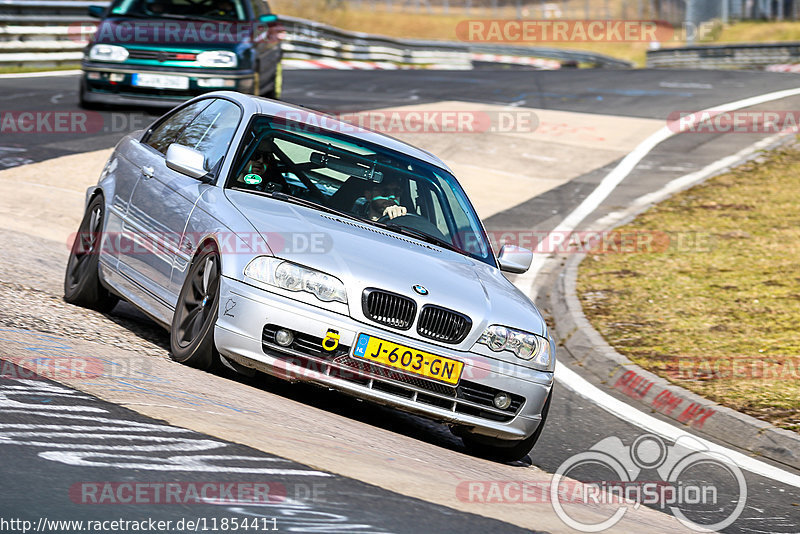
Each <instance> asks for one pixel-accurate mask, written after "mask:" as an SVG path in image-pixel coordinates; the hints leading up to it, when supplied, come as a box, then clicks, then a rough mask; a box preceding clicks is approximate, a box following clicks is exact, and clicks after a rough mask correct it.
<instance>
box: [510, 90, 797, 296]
mask: <svg viewBox="0 0 800 534" xmlns="http://www.w3.org/2000/svg"><path fill="white" fill-rule="evenodd" d="M798 95H800V89H787V90H784V91H776V92H774V93H767V94H764V95H759V96H754V97H750V98H745V99H744V100H737V101H735V102H730V103H728V104H722V105H719V106H714V107H713V108H708V109H705V110H701V111H698V112H696V113H695V115H696V116H697V115H700V114H706V113H707V114H708V115H709V117H715V116H717V115H719V114H720V113H726V112H729V111H735V110H739V109H744V108H748V107H751V106H757V105H759V104H764V103H766V102H772V101H774V100H780V99H782V98H788V97H791V96H798ZM689 126H690V125H688V124H687V125H684V126H683V127H682V128H681V127H680V123H679V122H676V123H673V127H672V128H670V127H669V126H664V127H663V128H662V129H660V130H659V131H657V132H655V133H654V134H652V135H651V136H650V137H648V138H647V139H645V140H644V141H642V142H641V143H640V144H639V145H638V146H637V147H636V148H635V149H633V151H632V152H631V153H630V154H628V155H627V156H625V157H624V158H623V159H622V161H620V162H619V164H617V166H616V167H614V169H612V171H611V172H609V173H608V174H607V175H606V176H605V177H604V178H603V179H602V180H601V181H600V184H599V185H598V186H597V187H596V188H595V190H594V191H592V192H591V194H590V195H589V196H588V197H586V198H585V199H584V200H583V202H581V203H580V204H579V205H578V207H576V208H575V209H574V210H572V212H570V213H569V215H567V216H566V217H565V218H564V220H563V221H561V223H560V224H559V225H558V226H556V227H555V228H554V229H553V230H552V232H553V233H554V234H555V233H563V234H566V233H569V232H572V231H574V230H575V229H576V228H577V226H578V224H580V223H581V221H583V220H584V219H585V218H586V217H588V216H589V215H590V214H591V213H592V212H594V211H595V210H596V209H597V208H598V207H600V204H601V203H602V202H603V201H604V200H605V199H606V198H608V196H609V195H610V194H611V193H612V192H613V191H614V189H616V187H617V186H618V185H619V184H620V183H621V182H622V180H624V179H625V178H627V177H628V175H630V173H631V172H632V171H633V169H635V168H636V165H638V164H639V163H640V162H641V161H642V160H643V159H644V158H645V157H646V156H647V155H648V154H649V153H650V152H651V151H652V150H653V149H654V148H655V147H656V146H658V145H659V144H661V143H662V142H663V141H666V140H667V139H669V138H670V137H673V136H675V135H677V134H679V133H682V132H684V131H686V130H687V129H688V128H689ZM546 241H547V240H544V239H543V240H542V241H540V242H539V246H538V247H537V248H536V253H535V254H534V258H533V263H532V264H531V268H530V270H528V272H527V273H525V274H524V275H521V276H519V277H518V278H517V279H516V281H515V282H514V283H515V284H516V286H517V287H518V288H519V289H520V290H521V291H523V292H524V293H525V294H526V295H528V296H529V297H530V298H531V299H533V298H535V297H536V289H537V288H536V287H535V284H534V282H535V280H536V275H537V274H538V273H539V271H540V270H541V269H542V267H544V265H545V263H546V262H547V260H548V259H549V258H550V255H549V254H546V248H545V247H547V246H548V245H547V243H546Z"/></svg>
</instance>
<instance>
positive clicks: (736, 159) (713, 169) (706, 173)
mask: <svg viewBox="0 0 800 534" xmlns="http://www.w3.org/2000/svg"><path fill="white" fill-rule="evenodd" d="M792 135H795V134H794V133H782V134H778V135H773V136H771V137H767V138H764V139H762V140H761V141H758V142H756V143H753V144H752V145H750V146H748V147H745V148H743V149H742V150H740V151H739V152H737V153H736V154H733V155H730V156H727V157H725V158H722V159H720V160H717V161H715V162H714V163H711V164H709V165H707V166H705V167H703V168H702V169H700V170H699V171H695V172H692V173H689V174H685V175H683V176H681V177H680V178H675V179H674V180H672V181H671V182H668V183H667V184H666V185H664V187H662V188H661V189H659V190H658V191H654V192H652V193H647V194H646V195H642V196H640V197H639V198H637V199H636V200H634V201H633V202H631V204H630V205H629V206H628V207H627V208H625V209H624V210H619V211H613V212H611V213H609V214H608V215H606V216H604V217H602V218H601V219H598V220H597V222H596V223H595V224H596V226H597V229H598V230H599V229H604V228H608V227H610V226H612V225H614V224H617V223H619V222H620V221H622V220H624V219H626V218H627V217H630V216H631V215H633V214H635V213H636V212H638V211H639V210H641V209H642V208H644V207H645V206H648V205H650V204H656V203H658V202H662V201H664V200H666V199H668V198H669V197H671V196H672V195H674V194H675V193H677V192H679V191H682V190H684V189H687V188H689V187H691V186H693V185H695V184H697V183H699V182H702V181H703V180H705V179H706V178H709V177H711V176H714V175H715V174H718V173H720V172H722V171H724V170H725V169H728V168H731V167H733V166H734V165H737V164H739V163H740V162H742V161H744V160H745V159H747V158H748V157H749V156H752V155H753V154H755V153H756V152H759V151H761V150H764V149H765V148H768V147H769V146H770V145H773V144H775V143H776V142H778V141H779V140H780V139H782V138H784V137H788V136H792Z"/></svg>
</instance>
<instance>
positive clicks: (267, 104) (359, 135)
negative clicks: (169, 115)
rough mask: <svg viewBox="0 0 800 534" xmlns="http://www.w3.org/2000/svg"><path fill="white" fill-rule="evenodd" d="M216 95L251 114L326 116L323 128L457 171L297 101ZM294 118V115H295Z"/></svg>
mask: <svg viewBox="0 0 800 534" xmlns="http://www.w3.org/2000/svg"><path fill="white" fill-rule="evenodd" d="M213 95H218V96H224V97H225V98H228V99H230V100H235V101H236V102H238V103H239V104H241V105H242V107H243V108H244V110H245V112H246V113H248V114H250V115H254V114H260V115H268V116H273V117H274V116H277V115H279V114H280V113H282V112H283V113H287V112H291V111H299V112H301V113H299V114H298V116H297V122H299V123H302V124H306V125H309V126H316V127H319V122H316V123H315V122H314V121H313V120H309V119H310V117H325V120H326V123H327V124H329V125H330V127H329V128H323V129H325V130H329V131H332V132H334V133H336V132H337V128H338V127H341V128H340V130H339V131H340V132H341V133H342V134H343V135H345V136H347V137H350V138H353V139H358V140H360V141H365V142H368V143H372V144H375V145H379V146H383V147H385V148H388V149H390V150H394V151H395V152H400V153H402V154H405V155H406V156H411V157H413V158H416V159H418V160H421V161H424V162H425V163H429V164H431V165H433V166H435V167H439V168H440V169H442V170H445V171H447V172H448V173H450V174H454V173H453V170H452V169H451V168H450V167H448V166H447V164H446V163H445V162H443V161H442V160H440V159H439V158H437V157H436V156H434V155H433V154H431V153H430V152H428V151H426V150H422V149H421V148H417V147H415V146H413V145H410V144H408V143H406V142H405V141H401V140H399V139H396V138H394V137H392V136H390V135H386V134H383V133H380V132H376V131H373V130H369V129H366V128H362V127H360V126H356V125H354V124H350V123H347V122H344V121H341V120H339V119H337V118H336V117H334V116H332V115H328V114H326V113H324V112H322V111H318V110H315V109H311V108H306V107H302V106H297V105H294V104H287V103H285V102H278V101H275V100H270V99H268V98H263V97H259V96H255V95H245V94H242V93H237V92H234V91H215V92H213V93H205V94H204V95H203V96H204V97H206V98H207V97H209V96H213ZM292 118H293V119H294V116H293V117H292Z"/></svg>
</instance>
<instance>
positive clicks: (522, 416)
mask: <svg viewBox="0 0 800 534" xmlns="http://www.w3.org/2000/svg"><path fill="white" fill-rule="evenodd" d="M268 325H269V326H268ZM274 325H278V326H279V327H281V328H285V329H288V330H292V331H294V332H296V333H297V334H298V335H296V336H295V342H294V343H293V344H292V345H291V346H290V347H288V348H287V347H280V346H279V345H277V344H276V343H275V342H274V340H273V338H272V337H270V336H271V332H272V331H274ZM329 329H333V330H336V331H337V332H338V333H339V336H340V338H339V348H338V349H337V350H335V351H333V352H327V351H324V350H322V349H321V345H320V344H319V341H320V340H321V339H322V338H324V337H325V335H326V333H327V332H328V330H329ZM359 333H366V334H370V335H375V336H378V337H380V338H382V339H386V340H389V341H394V342H396V343H401V344H405V345H408V346H411V347H415V348H418V349H419V350H423V351H428V352H431V353H433V354H438V355H441V356H444V357H448V358H453V359H456V360H460V361H462V362H464V370H463V372H462V377H461V380H460V382H459V384H458V385H457V386H456V387H452V386H449V385H447V384H443V383H441V382H436V381H432V380H428V379H424V378H421V377H418V376H416V375H411V374H407V373H404V372H402V371H399V370H388V369H387V368H384V367H379V366H377V365H374V364H371V363H369V362H365V361H363V360H361V359H359V358H355V357H353V356H352V347H353V345H354V343H355V339H356V337H357V335H358V334H359ZM214 335H215V343H216V345H217V349H218V350H219V352H220V354H222V355H223V356H224V357H226V358H228V359H230V360H233V361H234V362H236V363H238V364H240V365H244V366H246V367H251V368H254V369H257V370H259V371H263V372H266V373H269V374H272V375H275V376H278V377H280V378H283V379H287V380H292V381H305V382H311V383H315V384H319V385H323V386H327V387H330V388H334V389H337V390H339V391H342V392H345V393H348V394H350V395H353V396H355V397H359V398H363V399H367V400H370V401H373V402H376V403H378V404H384V405H388V406H392V407H395V408H398V409H401V410H404V411H407V412H412V413H415V414H419V415H422V416H425V417H428V418H431V419H434V420H437V421H442V422H445V423H448V424H451V425H457V426H459V427H462V428H463V429H464V430H466V431H468V432H473V433H476V434H481V435H485V436H489V437H495V438H500V439H508V440H520V439H524V438H526V437H528V436H530V435H531V434H533V432H534V431H535V430H536V428H537V427H538V426H539V424H540V422H541V413H542V408H543V406H544V403H545V400H546V399H547V396H548V394H549V392H550V388H551V387H552V384H553V373H547V372H541V371H536V370H533V369H529V368H526V367H523V366H519V365H510V364H508V363H506V362H503V361H500V360H493V359H490V358H485V357H482V356H478V355H476V354H472V353H468V352H461V351H456V350H453V349H451V348H448V347H444V346H442V345H436V344H432V343H426V342H422V341H420V340H418V339H411V338H405V337H403V336H402V335H400V334H399V333H397V332H394V331H390V330H384V329H382V328H378V327H376V326H371V325H368V324H364V323H360V322H357V321H355V320H353V319H352V318H350V317H347V316H344V315H341V314H338V313H334V312H330V311H327V310H324V309H323V308H319V307H316V306H311V305H309V304H305V303H302V302H299V301H295V300H292V299H289V298H286V297H283V296H281V295H277V294H274V293H271V292H268V291H264V290H262V289H259V288H256V287H253V286H250V285H248V284H245V283H242V282H239V281H236V280H232V279H230V278H222V280H221V288H220V310H219V318H218V319H217V324H216V328H215V334H214ZM498 391H503V392H506V393H510V394H511V396H512V397H513V398H514V399H516V400H515V402H514V403H513V404H512V406H511V407H509V408H508V409H506V410H499V409H497V408H496V407H494V406H493V405H492V404H491V399H492V398H493V396H494V394H495V392H498Z"/></svg>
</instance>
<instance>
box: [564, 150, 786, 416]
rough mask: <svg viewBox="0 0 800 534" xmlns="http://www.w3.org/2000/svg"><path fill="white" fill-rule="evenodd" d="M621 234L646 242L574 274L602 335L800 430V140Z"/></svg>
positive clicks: (649, 362)
mask: <svg viewBox="0 0 800 534" xmlns="http://www.w3.org/2000/svg"><path fill="white" fill-rule="evenodd" d="M619 231H620V232H621V234H622V235H632V234H629V233H633V232H636V233H637V235H647V236H649V237H652V238H653V239H652V246H649V247H640V248H638V252H636V253H631V254H608V253H606V254H602V253H600V252H601V251H600V250H598V251H596V252H595V253H592V254H590V255H588V256H587V258H586V259H585V260H584V261H583V262H582V264H581V267H580V271H579V278H578V295H579V298H580V300H581V303H582V304H583V308H584V312H585V313H586V316H587V317H588V318H589V320H590V321H591V323H592V325H593V326H594V327H595V328H596V329H597V330H598V331H599V332H600V333H601V334H602V335H603V337H604V338H605V339H606V341H608V342H609V343H610V344H611V345H612V346H613V347H614V348H615V349H616V350H617V351H618V352H620V353H622V354H624V355H625V356H627V357H628V358H629V359H630V360H631V361H633V362H634V363H636V364H637V365H640V366H641V367H643V368H645V369H648V370H649V371H652V372H654V373H656V374H658V375H659V376H662V377H664V378H666V379H667V380H669V381H670V382H673V383H675V384H677V385H680V386H682V387H685V388H687V389H689V390H691V391H693V392H695V393H697V394H699V395H702V396H704V397H707V398H710V399H712V400H714V401H716V402H718V403H720V404H722V405H725V406H729V407H730V408H733V409H735V410H739V411H742V412H744V413H747V414H750V415H752V416H755V417H758V418H760V419H764V420H767V421H769V422H771V423H773V424H774V425H776V426H779V427H782V428H785V429H788V430H793V431H796V432H800V405H798V399H800V336H798V326H800V145H794V146H793V147H791V148H785V149H781V150H778V151H775V152H771V153H768V154H765V155H764V156H763V157H762V158H761V159H760V160H758V161H756V162H751V163H749V164H746V165H744V166H742V167H740V168H737V169H735V170H733V171H731V172H729V173H727V174H724V175H722V176H719V177H716V178H713V179H711V180H708V181H707V182H705V183H704V184H702V185H699V186H697V187H694V188H692V189H690V190H688V191H685V192H683V193H681V194H678V195H676V196H675V197H673V198H672V199H670V200H668V201H666V202H664V203H662V204H660V205H658V206H655V207H654V208H652V209H651V210H649V211H648V212H646V213H644V214H642V215H641V216H639V217H638V218H637V219H636V220H634V221H633V222H632V223H630V224H628V225H626V226H624V227H622V228H620V229H619ZM641 232H644V234H641ZM640 242H642V241H641V240H640Z"/></svg>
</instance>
